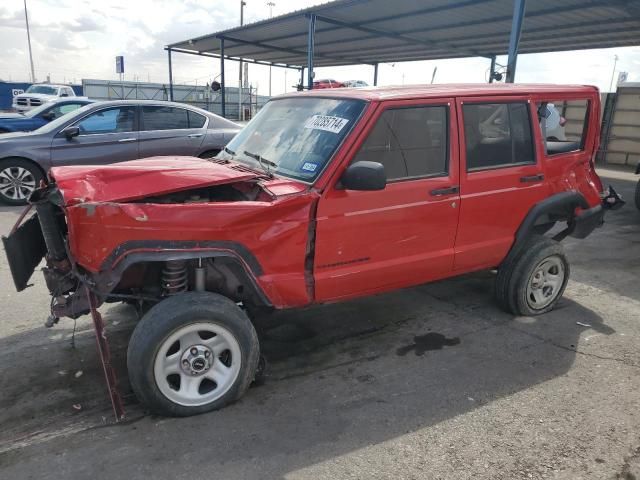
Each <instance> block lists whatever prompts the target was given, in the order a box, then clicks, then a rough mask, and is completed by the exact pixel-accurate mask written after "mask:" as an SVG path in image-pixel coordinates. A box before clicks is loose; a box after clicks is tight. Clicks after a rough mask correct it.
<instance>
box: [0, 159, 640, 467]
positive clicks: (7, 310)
mask: <svg viewBox="0 0 640 480" xmlns="http://www.w3.org/2000/svg"><path fill="white" fill-rule="evenodd" d="M600 174H601V176H602V177H603V180H604V181H605V182H610V183H612V184H613V185H614V186H615V187H616V188H617V189H618V191H619V192H621V193H622V194H623V195H624V196H625V198H626V199H627V200H630V202H631V203H630V204H628V205H627V206H626V207H625V208H623V209H621V210H619V211H617V212H612V213H610V214H609V215H608V217H607V224H606V225H605V226H604V227H603V228H601V229H599V230H597V231H596V232H595V233H594V234H593V235H592V236H590V237H589V238H588V239H586V240H583V241H578V240H572V239H570V240H568V241H566V242H565V247H566V249H567V252H568V255H569V258H570V260H571V264H572V279H571V281H570V283H569V286H568V288H567V291H566V293H565V297H564V299H563V300H561V302H560V303H559V305H558V307H557V309H556V310H554V311H553V312H551V313H549V314H547V315H545V316H543V317H538V318H535V319H533V318H527V317H519V318H514V317H513V316H510V315H507V314H505V313H503V312H502V311H500V310H499V309H498V308H497V306H496V304H495V302H494V301H493V299H492V293H493V292H492V289H493V275H492V274H491V273H489V272H487V273H479V274H474V275H468V276H464V277H459V278H455V279H452V280H447V281H443V282H438V283H434V284H429V285H424V286H420V287H416V288H411V289H407V290H403V291H400V292H395V293H391V294H386V295H380V296H376V297H372V298H367V299H362V300H358V301H353V302H348V303H343V304H338V305H331V306H324V307H318V308H310V309H306V310H304V311H296V312H285V313H279V314H277V315H274V316H272V317H270V318H268V319H263V320H261V321H260V333H261V337H262V345H263V350H264V351H265V352H266V355H267V357H268V359H269V368H268V371H267V377H266V382H265V384H264V385H262V386H259V387H254V388H252V389H250V390H249V392H248V394H247V395H246V396H245V397H244V398H243V399H242V400H241V401H239V402H238V403H236V404H234V405H232V406H230V407H228V408H226V409H224V410H222V411H219V412H213V413H210V414H206V415H201V416H198V417H190V418H186V419H166V418H158V417H153V416H148V415H145V413H144V412H143V411H142V409H141V408H140V406H139V405H137V403H136V401H135V398H134V397H133V395H132V394H131V391H130V387H129V385H128V383H127V378H126V371H125V369H124V353H125V350H126V343H127V339H128V336H129V335H130V333H131V330H132V328H133V326H134V325H135V315H134V312H132V311H131V310H130V309H129V308H128V307H126V306H122V305H114V306H111V307H109V308H104V309H103V311H104V313H105V320H106V322H107V324H108V330H109V335H110V340H111V342H112V349H113V354H114V356H115V358H116V361H115V363H116V366H117V368H118V371H119V374H120V379H121V384H122V385H121V387H122V391H123V393H124V395H125V402H126V407H127V412H128V420H127V421H125V422H123V423H121V424H117V425H114V424H113V423H112V413H111V410H110V405H109V402H108V398H107V396H106V390H105V388H104V384H103V382H102V372H101V368H100V366H99V363H98V359H97V356H96V349H95V340H94V337H93V331H92V329H91V327H90V322H89V319H88V318H86V317H83V318H81V319H79V320H78V322H77V330H76V333H75V348H73V347H72V346H71V338H72V334H73V327H74V325H73V321H70V320H62V321H61V322H60V324H59V325H57V326H56V327H54V328H52V329H45V328H44V327H43V326H42V325H43V322H44V320H45V318H46V316H47V309H48V303H49V297H48V295H47V292H46V289H45V286H44V281H43V279H42V277H41V276H40V275H38V274H37V275H35V276H34V279H33V282H34V286H33V287H32V288H30V289H28V290H27V291H25V292H23V293H22V294H16V293H15V292H14V289H13V285H12V283H11V279H10V274H9V271H8V267H7V264H6V261H5V259H4V258H2V259H1V260H0V295H1V298H2V310H1V313H0V315H1V316H2V317H1V320H2V321H1V322H0V365H2V367H1V368H2V370H1V372H2V373H1V375H0V392H2V394H1V395H0V477H1V478H7V479H23V478H38V479H42V478H92V479H94V480H97V479H102V478H105V479H113V478H129V479H147V478H171V479H183V478H184V479H189V480H196V479H218V478H219V479H254V478H255V479H266V478H286V479H325V478H326V479H329V478H331V479H336V478H340V479H342V478H358V479H378V478H394V479H413V478H416V479H417V478H420V479H456V480H457V479H471V478H473V479H519V478H523V479H530V478H534V479H540V478H555V479H571V480H576V479H625V480H631V479H636V478H640V433H639V432H640V408H639V407H640V375H639V374H640V353H639V351H638V346H637V344H638V340H639V339H640V324H639V321H640V287H639V281H640V212H638V211H637V210H636V209H635V207H634V206H633V204H632V203H633V200H632V199H633V189H634V187H635V181H636V178H635V177H634V175H632V174H631V173H630V172H627V171H621V170H601V171H600ZM18 214H19V209H15V208H9V207H0V231H2V232H7V231H8V230H9V229H10V227H11V225H12V223H13V222H14V221H15V219H16V218H17V216H18Z"/></svg>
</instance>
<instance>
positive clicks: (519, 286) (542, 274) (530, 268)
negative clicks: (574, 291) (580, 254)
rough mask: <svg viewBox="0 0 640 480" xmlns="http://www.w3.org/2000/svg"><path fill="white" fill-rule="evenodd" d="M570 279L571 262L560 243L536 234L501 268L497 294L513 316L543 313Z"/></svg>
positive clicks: (497, 279)
mask: <svg viewBox="0 0 640 480" xmlns="http://www.w3.org/2000/svg"><path fill="white" fill-rule="evenodd" d="M568 280H569V262H568V261H567V258H566V256H565V254H564V251H563V249H562V246H561V245H560V243H558V242H556V241H555V240H552V239H550V238H546V237H541V236H537V237H534V238H533V239H531V240H530V241H529V242H528V243H527V244H526V245H523V246H522V247H520V248H519V250H518V251H517V252H515V253H514V254H513V255H512V256H511V258H510V259H508V260H506V261H505V262H504V263H503V265H501V266H500V268H499V269H498V276H497V278H496V297H497V300H498V303H499V304H500V306H501V307H502V308H503V309H504V310H506V311H508V312H510V313H513V314H514V315H526V316H533V315H540V314H543V313H546V312H548V311H549V310H552V309H553V307H554V306H555V304H556V303H557V301H558V300H559V299H560V297H561V296H562V294H563V293H564V290H565V288H566V286H567V281H568Z"/></svg>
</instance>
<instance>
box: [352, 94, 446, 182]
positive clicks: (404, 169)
mask: <svg viewBox="0 0 640 480" xmlns="http://www.w3.org/2000/svg"><path fill="white" fill-rule="evenodd" d="M447 119H448V107H445V106H440V105H438V106H431V105H430V106H424V107H411V108H396V109H389V110H386V111H385V112H384V113H383V114H382V115H381V116H380V118H379V119H378V121H377V123H376V125H375V126H374V128H373V130H372V131H371V133H370V134H369V136H368V137H367V139H366V140H365V142H364V144H363V145H362V147H361V148H360V151H359V152H358V154H357V155H356V157H355V158H354V160H353V161H354V162H357V161H360V160H367V161H372V162H379V163H381V164H382V165H384V169H385V173H386V175H387V180H389V181H392V180H401V179H406V178H418V177H427V176H439V175H446V174H447V171H448V164H449V162H448V152H447V145H448V141H447V138H448V129H447V125H448V120H447Z"/></svg>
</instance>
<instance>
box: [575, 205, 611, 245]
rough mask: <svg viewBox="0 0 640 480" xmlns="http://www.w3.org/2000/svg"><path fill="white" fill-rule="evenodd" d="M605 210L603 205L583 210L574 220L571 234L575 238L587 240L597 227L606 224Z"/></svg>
mask: <svg viewBox="0 0 640 480" xmlns="http://www.w3.org/2000/svg"><path fill="white" fill-rule="evenodd" d="M604 212H605V209H604V208H603V207H602V205H597V206H595V207H593V208H589V209H588V210H583V211H582V212H580V214H579V215H577V216H576V217H575V218H574V220H573V228H572V231H571V233H570V235H571V236H572V237H575V238H586V237H588V236H589V235H590V234H591V232H593V231H594V230H595V229H596V228H597V227H599V226H601V225H602V224H603V223H604Z"/></svg>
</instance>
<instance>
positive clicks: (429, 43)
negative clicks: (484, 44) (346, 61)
mask: <svg viewBox="0 0 640 480" xmlns="http://www.w3.org/2000/svg"><path fill="white" fill-rule="evenodd" d="M317 18H318V20H320V21H321V22H324V23H328V24H332V25H337V26H339V27H342V28H349V29H352V30H359V31H361V32H365V33H370V34H372V35H375V36H379V37H386V38H393V39H395V40H402V41H403V42H406V43H408V44H413V45H416V44H419V45H424V46H426V47H437V46H443V47H448V48H453V47H451V46H450V45H447V44H446V43H443V42H438V41H434V40H420V39H417V38H413V37H407V36H406V35H402V34H399V33H396V32H386V31H384V30H379V29H377V28H371V27H365V26H362V25H361V24H358V23H347V22H343V21H341V20H336V19H334V18H329V17H325V16H321V15H318V16H317ZM454 49H455V48H454ZM456 50H457V49H456ZM466 53H468V54H470V56H474V57H484V56H486V55H483V54H481V53H479V52H477V51H475V50H473V49H468V50H467V52H466ZM486 57H487V58H489V56H486Z"/></svg>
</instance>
